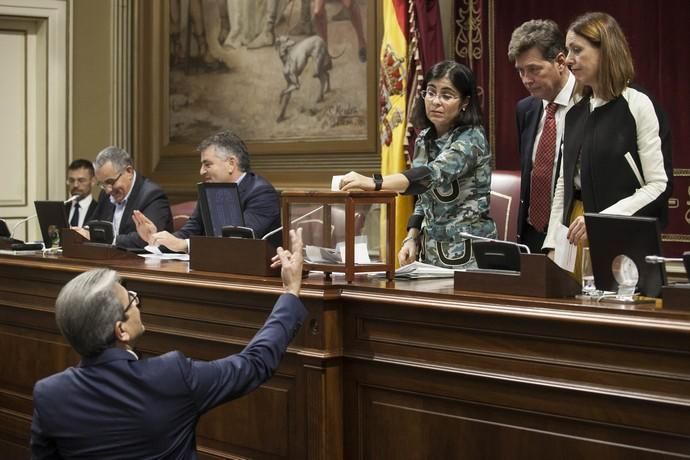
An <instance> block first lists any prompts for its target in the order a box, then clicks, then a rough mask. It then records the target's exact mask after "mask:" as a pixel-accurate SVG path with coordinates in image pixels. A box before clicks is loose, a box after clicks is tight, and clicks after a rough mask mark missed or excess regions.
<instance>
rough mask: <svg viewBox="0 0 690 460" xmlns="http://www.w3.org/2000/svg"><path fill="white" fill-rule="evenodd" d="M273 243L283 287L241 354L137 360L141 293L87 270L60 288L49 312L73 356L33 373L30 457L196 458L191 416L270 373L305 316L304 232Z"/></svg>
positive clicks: (113, 276)
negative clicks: (70, 363)
mask: <svg viewBox="0 0 690 460" xmlns="http://www.w3.org/2000/svg"><path fill="white" fill-rule="evenodd" d="M290 239H291V248H292V252H291V251H288V250H283V249H282V248H278V249H277V251H276V252H277V255H276V256H275V257H274V258H273V261H274V263H273V265H274V266H278V265H280V266H281V277H282V279H283V293H282V295H281V296H280V297H279V298H278V300H277V301H276V303H275V305H274V307H273V311H272V313H271V315H270V316H269V317H268V319H267V320H266V322H265V323H264V325H263V327H262V328H261V329H260V330H259V332H257V333H256V335H255V336H254V338H253V339H252V340H251V341H250V342H249V344H248V345H247V346H246V347H245V348H244V349H243V350H242V351H241V352H239V353H237V354H235V355H230V356H227V357H224V358H221V359H217V360H214V361H210V362H206V361H197V360H193V359H190V358H187V357H186V356H184V355H183V354H182V353H181V352H179V351H173V352H169V353H165V354H163V355H160V356H156V357H152V358H147V359H139V357H138V356H137V355H136V354H135V352H134V351H133V347H134V344H135V343H136V341H137V339H138V338H139V337H140V336H141V335H142V334H143V333H144V330H145V328H144V325H143V324H142V320H141V306H142V304H141V301H140V299H139V296H138V295H137V294H136V293H135V292H133V291H127V290H126V289H125V288H124V287H123V286H122V284H121V282H120V278H119V276H118V274H117V272H115V271H113V270H109V269H97V270H91V271H88V272H86V273H82V274H81V275H79V276H77V277H76V278H74V279H73V280H72V281H70V282H69V283H67V285H65V287H64V288H63V289H62V290H61V291H60V294H59V295H58V298H57V300H56V303H55V319H56V322H57V325H58V328H59V329H60V332H61V333H62V334H63V335H64V336H65V338H66V339H67V341H69V343H70V345H71V346H72V347H73V348H74V349H75V350H76V351H77V352H78V353H79V354H80V355H81V357H82V360H81V363H80V364H79V365H78V366H76V367H70V368H68V369H66V370H65V371H63V372H60V373H58V374H55V375H52V376H50V377H47V378H44V379H42V380H40V381H38V382H37V383H36V385H35V387H34V392H33V404H34V412H33V420H32V424H31V453H32V455H31V458H33V459H48V458H64V459H68V458H87V457H88V458H94V459H96V458H97V459H101V460H105V459H111V458H131V459H144V458H185V459H191V458H196V457H197V456H196V437H195V430H196V424H197V422H198V420H199V417H200V416H201V415H202V414H204V413H206V412H208V411H209V410H211V409H213V408H214V407H216V406H218V405H220V404H223V403H225V402H227V401H230V400H232V399H235V398H239V397H241V396H243V395H245V394H247V393H249V392H250V391H252V390H254V389H256V388H258V387H259V386H260V385H261V384H263V383H264V382H266V381H267V380H268V379H270V378H271V376H272V375H273V373H274V372H275V371H276V369H277V368H278V366H279V365H280V361H281V360H282V357H283V354H284V353H285V350H286V349H287V347H288V344H289V343H290V341H291V340H292V339H293V337H294V336H295V334H296V333H297V331H298V330H299V328H300V326H301V324H302V323H303V322H304V320H305V318H306V317H307V313H308V312H307V310H306V309H305V307H304V305H303V304H302V302H301V301H300V299H299V298H298V296H299V291H300V287H301V283H302V235H301V229H300V231H299V232H295V231H294V230H291V231H290Z"/></svg>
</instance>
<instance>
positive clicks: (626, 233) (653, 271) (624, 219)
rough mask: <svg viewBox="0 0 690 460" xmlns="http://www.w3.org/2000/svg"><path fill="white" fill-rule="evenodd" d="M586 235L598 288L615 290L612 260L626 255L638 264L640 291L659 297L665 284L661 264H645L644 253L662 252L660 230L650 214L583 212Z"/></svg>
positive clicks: (664, 273)
mask: <svg viewBox="0 0 690 460" xmlns="http://www.w3.org/2000/svg"><path fill="white" fill-rule="evenodd" d="M585 223H586V224H587V236H588V238H589V248H590V253H591V256H592V269H593V272H594V283H595V284H596V286H597V289H602V290H605V291H616V289H618V282H617V281H616V279H615V277H614V261H615V260H616V259H617V258H618V257H619V256H621V255H624V256H627V257H628V258H629V259H631V260H632V262H633V263H634V264H635V267H636V268H637V272H638V276H639V280H638V283H637V286H638V288H639V289H640V292H641V293H642V295H645V296H648V297H659V296H660V295H661V287H662V286H663V285H664V284H666V270H665V268H664V264H648V263H646V261H645V257H646V256H649V255H661V232H660V230H659V224H658V222H657V220H656V219H655V218H652V217H638V216H618V215H612V214H595V213H585Z"/></svg>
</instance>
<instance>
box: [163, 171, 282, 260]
mask: <svg viewBox="0 0 690 460" xmlns="http://www.w3.org/2000/svg"><path fill="white" fill-rule="evenodd" d="M238 192H239V194H240V206H242V215H243V216H244V225H245V226H246V227H249V228H251V229H253V230H254V234H255V235H256V237H257V238H261V237H262V236H264V235H265V234H266V233H268V232H270V231H271V230H275V229H276V228H278V227H280V197H279V196H278V192H276V189H275V188H273V186H272V185H271V183H270V182H268V181H267V180H266V179H264V178H263V177H261V176H257V175H256V174H254V173H253V172H247V174H246V175H245V176H244V178H243V179H242V181H241V182H240V183H239V186H238ZM204 234H205V233H204V222H203V220H202V218H201V213H200V212H199V205H198V204H197V206H196V208H194V212H192V215H191V216H190V217H189V219H188V220H187V222H186V223H185V224H184V226H183V227H182V228H181V229H179V230H178V231H176V232H175V236H177V237H178V238H189V237H190V236H192V235H204ZM268 241H269V242H270V243H272V244H273V245H274V246H276V247H278V246H281V245H282V244H283V242H282V233H281V232H277V233H275V234H274V235H272V236H270V237H269V238H268Z"/></svg>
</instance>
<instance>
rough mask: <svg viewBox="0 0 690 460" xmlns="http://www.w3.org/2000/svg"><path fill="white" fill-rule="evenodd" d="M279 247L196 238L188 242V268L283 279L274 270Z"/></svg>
mask: <svg viewBox="0 0 690 460" xmlns="http://www.w3.org/2000/svg"><path fill="white" fill-rule="evenodd" d="M275 253H276V248H274V247H273V245H272V244H271V243H269V242H268V241H266V240H251V239H246V238H218V237H213V236H193V237H191V238H190V240H189V268H191V269H192V270H203V271H207V272H218V273H231V274H234V275H254V276H280V269H279V268H271V258H272V257H273V256H274V255H275Z"/></svg>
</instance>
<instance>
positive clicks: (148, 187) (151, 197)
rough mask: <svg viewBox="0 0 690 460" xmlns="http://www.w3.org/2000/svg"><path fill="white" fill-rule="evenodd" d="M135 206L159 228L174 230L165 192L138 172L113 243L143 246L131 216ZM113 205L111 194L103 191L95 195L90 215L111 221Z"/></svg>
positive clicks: (132, 246)
mask: <svg viewBox="0 0 690 460" xmlns="http://www.w3.org/2000/svg"><path fill="white" fill-rule="evenodd" d="M135 209H138V210H139V211H141V212H142V213H144V215H145V216H146V217H148V218H149V219H151V221H152V222H153V223H154V224H155V225H156V228H157V229H159V230H167V231H169V232H172V231H173V224H172V213H171V212H170V203H169V202H168V196H167V195H166V194H165V192H164V191H163V189H161V188H160V187H159V186H158V184H156V183H155V182H152V181H150V180H148V179H147V178H145V177H144V176H142V175H141V174H137V178H136V180H135V181H134V187H133V188H132V192H131V193H130V195H129V198H128V199H127V205H126V206H125V212H124V213H123V214H122V220H121V221H120V228H119V229H118V235H117V238H116V239H115V244H116V245H117V246H120V247H123V248H143V247H145V246H146V244H147V243H146V242H145V241H144V240H142V239H141V238H139V235H138V234H137V227H136V225H134V220H133V219H132V212H133V211H134V210H135ZM114 214H115V205H114V204H112V203H111V202H110V198H109V197H108V195H107V194H106V193H105V191H102V192H101V194H100V195H99V197H98V206H97V207H96V211H94V215H93V219H96V220H107V221H108V222H112V221H113V215H114Z"/></svg>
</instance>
